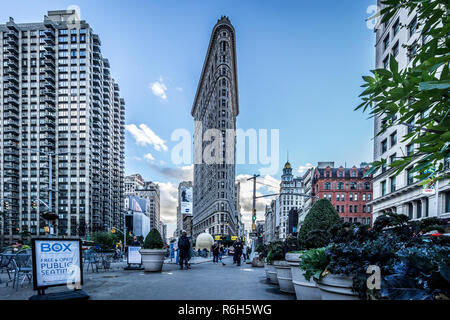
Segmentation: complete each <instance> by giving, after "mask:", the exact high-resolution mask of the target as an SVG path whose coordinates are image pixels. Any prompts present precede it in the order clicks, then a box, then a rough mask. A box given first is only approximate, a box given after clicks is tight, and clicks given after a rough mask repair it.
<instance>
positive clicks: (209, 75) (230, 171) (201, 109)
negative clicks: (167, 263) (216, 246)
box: [191, 17, 239, 236]
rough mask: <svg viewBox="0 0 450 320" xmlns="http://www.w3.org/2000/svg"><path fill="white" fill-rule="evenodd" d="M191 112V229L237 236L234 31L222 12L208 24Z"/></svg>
mask: <svg viewBox="0 0 450 320" xmlns="http://www.w3.org/2000/svg"><path fill="white" fill-rule="evenodd" d="M191 114H192V116H193V117H194V193H193V196H194V208H193V211H194V217H193V234H194V236H197V235H199V234H200V233H202V232H205V231H207V232H209V233H210V234H212V235H236V231H237V229H238V221H237V218H236V212H235V211H236V210H235V207H236V199H235V150H236V141H235V131H236V117H237V115H238V114H239V104H238V83H237V66H236V40H235V30H234V28H233V26H232V25H231V23H230V20H229V19H228V18H227V17H222V18H221V19H220V20H218V22H217V24H216V25H215V26H214V28H213V31H212V35H211V39H210V42H209V46H208V50H207V54H206V58H205V61H204V64H203V70H202V73H201V77H200V81H199V84H198V88H197V93H196V95H195V100H194V103H193V107H192V111H191ZM220 142H222V143H220Z"/></svg>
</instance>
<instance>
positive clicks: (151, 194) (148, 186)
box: [135, 181, 162, 234]
mask: <svg viewBox="0 0 450 320" xmlns="http://www.w3.org/2000/svg"><path fill="white" fill-rule="evenodd" d="M135 194H136V196H137V197H140V198H145V199H148V200H149V202H150V206H149V211H148V212H149V217H150V224H151V226H152V228H155V229H156V230H158V231H159V233H160V234H162V224H161V216H160V210H161V204H160V190H159V185H157V184H156V183H154V182H152V181H145V182H144V186H143V187H142V188H140V189H137V190H136V191H135Z"/></svg>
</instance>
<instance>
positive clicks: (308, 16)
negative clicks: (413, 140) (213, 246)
mask: <svg viewBox="0 0 450 320" xmlns="http://www.w3.org/2000/svg"><path fill="white" fill-rule="evenodd" d="M375 4H376V0H357V1H355V0H340V1H335V0H323V1H304V0H293V1H283V0H277V1H275V0H271V1H267V0H245V1H243V0H239V1H235V0H229V1H215V0H179V1H174V0H159V1H153V0H146V1H143V0H141V1H138V0H128V1H113V0H108V1H107V0H95V1H92V0H91V1H73V0H70V1H65V0H48V1H47V0H40V1H34V0H15V1H9V0H8V1H7V0H0V5H1V8H2V10H1V11H0V23H5V22H7V21H8V19H9V17H13V18H14V20H15V22H16V23H23V22H40V21H42V20H43V16H44V15H45V14H46V13H47V11H48V10H63V9H69V8H76V9H77V10H79V13H80V15H81V19H82V20H86V21H87V22H88V23H89V24H90V26H91V28H93V30H94V32H95V33H97V34H98V35H99V36H100V39H101V43H102V46H101V50H102V54H103V56H104V57H106V58H108V59H109V61H110V65H111V73H112V75H113V77H114V78H115V79H116V81H117V82H118V83H119V86H120V92H121V96H122V97H123V98H124V99H125V103H126V150H125V157H126V159H125V174H126V175H128V174H134V173H140V174H141V175H142V176H143V178H144V179H145V180H151V181H155V182H158V183H159V185H160V188H161V219H162V221H163V222H165V223H167V224H168V234H169V236H171V235H172V233H173V231H174V230H175V228H176V225H175V223H176V206H177V186H178V183H179V182H180V181H183V180H190V179H192V164H191V163H174V161H173V157H172V153H173V150H174V147H175V146H176V145H177V144H178V142H177V141H172V133H173V132H174V131H175V130H176V129H184V130H187V131H188V132H190V133H191V136H192V132H193V118H192V116H191V114H190V112H191V108H192V103H193V101H194V96H195V93H196V89H197V85H198V81H199V78H200V73H201V69H202V66H203V62H204V59H205V55H206V50H207V47H208V44H209V40H210V36H211V31H212V28H213V27H214V25H215V23H216V22H217V20H218V19H219V18H220V17H221V16H222V15H226V16H228V17H229V18H230V20H231V23H232V24H233V26H234V28H235V31H236V50H237V72H238V86H239V107H240V114H239V116H238V117H237V127H238V128H242V129H243V130H248V129H255V130H259V129H267V130H268V132H269V136H270V132H271V131H270V130H274V129H278V130H279V140H278V142H279V143H278V144H279V150H278V153H277V154H278V158H279V162H278V163H275V164H277V166H276V169H275V170H272V172H269V173H268V172H267V171H261V169H262V168H264V167H267V165H265V164H263V163H262V162H261V161H260V160H261V159H258V163H257V164H239V165H237V166H236V180H237V181H240V182H241V207H242V210H241V212H242V214H243V218H244V221H245V222H246V225H247V226H249V225H250V223H251V222H250V221H251V218H250V212H251V191H252V185H251V183H250V182H247V178H248V177H250V175H253V174H254V173H256V174H258V173H259V174H262V176H261V178H260V179H259V181H260V182H261V183H264V184H265V185H263V184H258V194H259V195H262V194H268V193H273V192H277V191H278V184H279V181H280V178H281V172H282V168H283V166H284V163H285V162H286V159H287V155H288V154H289V162H290V163H291V164H292V166H293V168H294V174H296V175H299V176H300V175H301V174H302V172H304V170H305V168H306V167H308V166H311V165H315V164H317V162H318V161H335V164H336V166H340V165H343V166H344V165H347V166H348V167H349V166H353V165H356V166H358V165H359V164H360V163H361V162H370V161H372V157H373V141H372V137H373V122H372V120H371V119H368V115H367V114H363V113H361V112H360V111H354V108H355V107H356V106H357V105H358V104H359V103H360V99H359V98H358V96H359V94H360V93H361V92H362V90H361V88H360V86H361V84H362V78H361V77H362V76H363V75H366V74H368V73H369V70H371V69H373V67H374V62H375V48H374V45H375V35H374V32H373V30H372V29H371V28H370V27H369V25H368V23H367V22H366V18H368V17H369V16H370V14H369V13H368V11H367V10H368V8H369V9H370V6H373V5H375ZM271 145H272V142H270V146H271ZM269 150H270V149H269ZM272 158H276V157H273V155H272ZM270 200H271V199H270V198H265V199H261V200H258V203H257V215H258V219H263V218H264V207H265V205H266V204H268V203H269V202H270Z"/></svg>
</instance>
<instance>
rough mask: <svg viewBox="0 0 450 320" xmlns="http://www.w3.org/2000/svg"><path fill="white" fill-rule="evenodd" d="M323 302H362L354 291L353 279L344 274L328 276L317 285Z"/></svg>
mask: <svg viewBox="0 0 450 320" xmlns="http://www.w3.org/2000/svg"><path fill="white" fill-rule="evenodd" d="M317 286H318V287H319V289H320V294H321V296H322V300H360V299H359V297H358V294H356V293H354V292H353V291H352V286H353V278H352V277H349V276H346V275H342V274H328V275H327V276H325V277H323V278H321V279H320V280H319V282H318V283H317Z"/></svg>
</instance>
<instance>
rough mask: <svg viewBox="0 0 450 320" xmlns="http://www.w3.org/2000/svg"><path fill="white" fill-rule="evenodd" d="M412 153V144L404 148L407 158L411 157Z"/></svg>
mask: <svg viewBox="0 0 450 320" xmlns="http://www.w3.org/2000/svg"><path fill="white" fill-rule="evenodd" d="M413 153H414V145H413V144H409V145H407V146H406V155H407V156H411V155H413Z"/></svg>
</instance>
